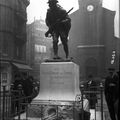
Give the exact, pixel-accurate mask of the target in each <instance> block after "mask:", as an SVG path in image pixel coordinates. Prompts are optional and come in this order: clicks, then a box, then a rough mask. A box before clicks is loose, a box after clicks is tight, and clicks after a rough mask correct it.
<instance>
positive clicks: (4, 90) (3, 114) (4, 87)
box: [2, 86, 6, 120]
mask: <svg viewBox="0 0 120 120" xmlns="http://www.w3.org/2000/svg"><path fill="white" fill-rule="evenodd" d="M5 92H6V86H3V108H2V109H3V110H2V119H3V120H5Z"/></svg>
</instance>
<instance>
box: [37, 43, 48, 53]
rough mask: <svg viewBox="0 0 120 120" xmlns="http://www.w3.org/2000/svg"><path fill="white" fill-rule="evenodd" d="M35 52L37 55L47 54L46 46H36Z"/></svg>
mask: <svg viewBox="0 0 120 120" xmlns="http://www.w3.org/2000/svg"><path fill="white" fill-rule="evenodd" d="M35 52H37V53H46V46H44V45H37V44H36V45H35Z"/></svg>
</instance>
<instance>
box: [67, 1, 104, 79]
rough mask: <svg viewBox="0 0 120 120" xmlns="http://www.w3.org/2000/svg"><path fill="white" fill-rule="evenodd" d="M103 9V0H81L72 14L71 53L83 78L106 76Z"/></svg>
mask: <svg viewBox="0 0 120 120" xmlns="http://www.w3.org/2000/svg"><path fill="white" fill-rule="evenodd" d="M102 10H103V8H102V1H101V0H79V10H78V11H76V12H74V13H73V14H71V15H70V17H71V19H72V27H71V31H70V42H69V43H70V48H72V50H71V51H70V53H71V54H72V55H71V56H73V57H74V59H75V60H76V61H77V63H78V64H79V65H80V71H81V73H80V75H81V79H87V78H88V76H89V75H92V76H94V77H99V76H104V75H103V74H104V50H105V47H104V40H103V39H102V37H103V30H102V26H103V25H102V24H103V23H102Z"/></svg>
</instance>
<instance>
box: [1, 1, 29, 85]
mask: <svg viewBox="0 0 120 120" xmlns="http://www.w3.org/2000/svg"><path fill="white" fill-rule="evenodd" d="M29 4H30V2H29V0H0V86H1V85H3V84H5V85H10V84H11V82H12V81H14V76H15V74H22V73H26V74H27V72H28V71H29V70H30V69H31V68H30V67H29V66H28V65H27V64H26V41H27V37H26V22H27V13H26V8H27V6H28V5H29Z"/></svg>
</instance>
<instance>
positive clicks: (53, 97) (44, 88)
mask: <svg viewBox="0 0 120 120" xmlns="http://www.w3.org/2000/svg"><path fill="white" fill-rule="evenodd" d="M80 94H81V93H80V90H79V66H78V65H76V64H75V63H73V62H44V63H42V64H41V65H40V91H39V94H38V96H37V97H36V98H34V99H33V101H32V102H31V106H30V107H29V109H28V116H29V117H36V118H42V119H44V117H47V119H50V117H51V115H49V113H51V112H49V111H54V110H55V111H56V112H55V114H53V113H52V115H53V116H52V117H53V118H55V117H59V115H60V114H61V115H63V116H64V114H66V119H67V116H68V117H69V119H73V118H71V116H72V117H73V116H76V114H78V113H77V112H73V111H74V110H75V106H74V105H75V101H76V96H78V95H80ZM84 103H85V106H86V104H87V103H86V102H84ZM68 106H69V107H68ZM53 109H54V110H53ZM64 112H65V113H64ZM75 113H76V114H75ZM51 120H52V118H51ZM75 120H77V119H75Z"/></svg>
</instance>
